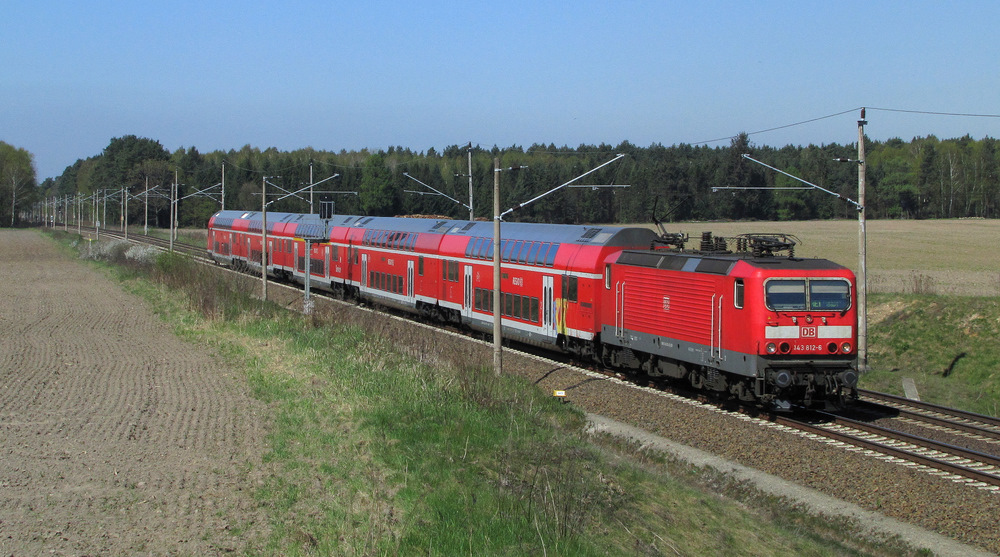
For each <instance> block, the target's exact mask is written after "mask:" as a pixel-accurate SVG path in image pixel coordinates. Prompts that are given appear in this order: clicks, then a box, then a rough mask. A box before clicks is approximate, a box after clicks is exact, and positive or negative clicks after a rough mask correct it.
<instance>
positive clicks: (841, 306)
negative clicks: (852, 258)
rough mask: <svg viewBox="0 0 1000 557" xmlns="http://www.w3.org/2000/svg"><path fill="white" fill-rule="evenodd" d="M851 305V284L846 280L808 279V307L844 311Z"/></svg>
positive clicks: (817, 309) (816, 309)
mask: <svg viewBox="0 0 1000 557" xmlns="http://www.w3.org/2000/svg"><path fill="white" fill-rule="evenodd" d="M849 307H851V285H850V284H849V283H848V282H847V281H846V280H816V279H813V280H810V281H809V308H810V309H812V310H814V311H844V310H845V309H847V308H849Z"/></svg>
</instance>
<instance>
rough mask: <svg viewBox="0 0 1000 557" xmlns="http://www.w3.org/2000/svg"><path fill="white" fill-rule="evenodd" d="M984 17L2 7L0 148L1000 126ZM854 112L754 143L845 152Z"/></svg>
mask: <svg viewBox="0 0 1000 557" xmlns="http://www.w3.org/2000/svg"><path fill="white" fill-rule="evenodd" d="M998 24H1000V2H996V1H978V2H962V1H949V2H922V1H909V2H872V1H869V2H851V1H846V2H844V1H842V2H812V1H798V2H766V1H760V2H639V1H627V0H626V1H621V2H591V1H588V0H578V1H575V2H538V1H532V2H528V1H520V0H508V1H506V2H437V1H425V2H382V1H365V2H335V1H327V2H320V1H304V0H303V1H291V2H287V1H286V2H259V1H245V2H213V1H211V0H202V1H198V2H186V1H182V2H136V1H134V0H130V1H95V2H77V1H66V2H61V1H50V0H27V1H24V0H0V37H2V40H0V62H2V67H3V70H2V73H0V140H2V141H6V142H7V143H10V144H12V145H14V146H17V147H22V148H25V149H27V150H28V151H30V152H32V153H33V154H34V155H35V164H36V168H37V170H38V176H39V179H42V178H45V177H50V176H56V175H58V174H60V173H62V171H63V169H64V168H65V167H66V166H68V165H71V164H73V162H75V161H76V160H77V159H80V158H86V157H90V156H93V155H97V154H99V153H100V152H101V150H102V149H103V148H104V147H106V146H107V144H108V142H109V141H110V140H111V138H113V137H120V136H123V135H129V134H134V135H138V136H140V137H149V138H152V139H155V140H158V141H160V143H162V144H163V146H164V147H166V148H167V149H170V150H175V149H177V148H178V147H190V146H195V147H197V148H198V149H199V150H200V151H202V152H207V151H212V150H216V149H225V150H228V149H239V148H240V147H242V146H243V145H246V144H250V145H252V146H255V147H260V148H262V149H263V148H267V147H272V146H273V147H277V148H279V149H281V150H293V149H298V148H303V147H313V148H315V149H320V150H332V151H339V150H341V149H347V150H353V149H361V148H365V147H368V148H372V149H381V148H387V147H389V146H393V145H400V146H403V147H409V148H411V149H414V150H417V151H424V150H426V149H428V148H430V147H434V148H437V149H441V148H443V147H445V146H448V145H456V144H464V143H466V142H469V141H472V142H473V143H475V144H479V145H482V146H484V147H491V146H493V145H499V146H502V147H503V146H509V145H521V146H525V147H527V146H529V145H531V144H532V143H545V144H548V143H555V144H556V145H559V146H561V145H569V146H571V147H576V146H578V145H580V144H599V143H609V144H612V145H616V144H618V143H620V142H621V141H624V140H628V141H630V142H632V143H633V144H636V145H639V146H648V145H650V144H652V143H661V144H664V145H673V144H676V143H697V142H703V141H708V140H712V139H716V138H726V137H730V136H733V135H735V134H737V133H739V132H741V131H747V132H755V131H758V130H766V129H770V128H774V127H778V126H783V125H786V124H791V123H796V122H802V121H805V120H810V119H813V118H818V117H822V116H827V115H831V114H836V113H840V112H843V111H846V110H850V109H853V108H856V107H860V106H868V107H877V108H893V109H904V110H918V111H929V112H949V113H972V114H1000V40H997V35H996V33H997V25H998ZM857 119H858V113H857V112H856V111H851V112H849V113H847V114H842V115H840V116H836V117H831V118H824V119H821V120H818V121H815V122H812V123H809V124H804V125H799V126H793V127H789V128H784V129H781V130H775V131H771V132H767V133H760V134H754V135H752V136H751V141H752V142H753V143H756V144H767V145H777V146H781V145H786V144H795V145H807V144H810V143H815V144H823V143H832V142H836V143H851V142H854V141H856V139H857V124H856V121H857ZM868 121H869V125H868V127H867V128H866V131H867V133H868V135H869V137H872V138H874V139H888V138H891V137H901V138H903V139H906V140H908V139H910V138H912V137H913V136H923V135H928V134H935V135H937V136H938V137H940V138H949V137H957V136H961V135H964V134H966V133H969V134H971V135H972V136H973V137H976V138H981V137H984V136H991V137H997V136H998V135H1000V134H998V128H1000V118H973V117H956V116H941V115H929V114H914V113H907V112H887V111H877V110H871V109H870V110H869V111H868ZM727 144H728V141H727V140H726V141H720V142H716V143H712V144H711V145H727Z"/></svg>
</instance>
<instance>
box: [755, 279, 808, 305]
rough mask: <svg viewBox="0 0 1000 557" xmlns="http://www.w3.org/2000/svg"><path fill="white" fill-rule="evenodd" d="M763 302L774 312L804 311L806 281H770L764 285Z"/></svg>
mask: <svg viewBox="0 0 1000 557" xmlns="http://www.w3.org/2000/svg"><path fill="white" fill-rule="evenodd" d="M764 302H765V303H766V304H767V307H768V308H770V309H772V310H774V311H805V309H806V281H805V280H803V279H798V280H771V281H768V282H767V284H765V285H764Z"/></svg>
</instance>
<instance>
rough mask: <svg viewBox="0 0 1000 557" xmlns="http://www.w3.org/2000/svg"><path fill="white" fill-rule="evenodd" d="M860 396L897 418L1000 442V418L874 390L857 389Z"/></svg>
mask: <svg viewBox="0 0 1000 557" xmlns="http://www.w3.org/2000/svg"><path fill="white" fill-rule="evenodd" d="M859 395H860V397H861V401H863V402H865V403H867V404H870V405H873V406H874V405H877V406H878V407H881V408H891V409H893V411H895V412H897V413H898V415H899V417H900V418H905V419H908V420H912V421H914V422H921V423H924V424H928V425H930V426H933V427H941V428H947V429H951V430H955V431H960V432H963V433H966V434H971V435H975V436H980V437H982V438H986V439H996V440H998V441H1000V418H995V417H993V416H986V415H983V414H976V413H974V412H966V411H964V410H959V409H957V408H948V407H946V406H941V405H938V404H932V403H930V402H923V401H920V400H911V399H908V398H905V397H901V396H897V395H891V394H887V393H879V392H876V391H867V390H863V389H859Z"/></svg>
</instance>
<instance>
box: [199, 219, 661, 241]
mask: <svg viewBox="0 0 1000 557" xmlns="http://www.w3.org/2000/svg"><path fill="white" fill-rule="evenodd" d="M215 218H217V219H249V220H257V221H259V220H260V211H234V210H226V211H219V212H218V213H216V214H215ZM267 222H268V224H269V225H271V224H276V223H296V224H303V225H310V224H311V225H316V224H318V225H323V224H324V221H323V220H321V219H320V218H319V215H314V214H305V213H276V212H271V211H268V212H267ZM328 222H329V224H330V226H331V227H345V226H346V227H351V228H361V229H371V230H394V231H399V232H429V233H437V234H448V235H461V236H469V237H485V238H491V237H493V223H492V222H488V221H468V220H451V219H433V218H429V219H425V218H412V217H410V218H407V217H366V216H358V215H333V216H332V217H331V218H330V219H329V221H328ZM268 228H270V226H269V227H268ZM501 234H502V236H503V238H504V239H505V240H535V241H543V242H557V243H568V244H588V245H598V246H636V245H643V244H648V243H651V242H652V241H653V240H654V239H655V238H656V233H655V232H653V231H652V230H649V229H646V228H636V227H623V226H588V225H572V224H539V223H528V222H509V223H508V222H505V223H503V224H502V226H501Z"/></svg>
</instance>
